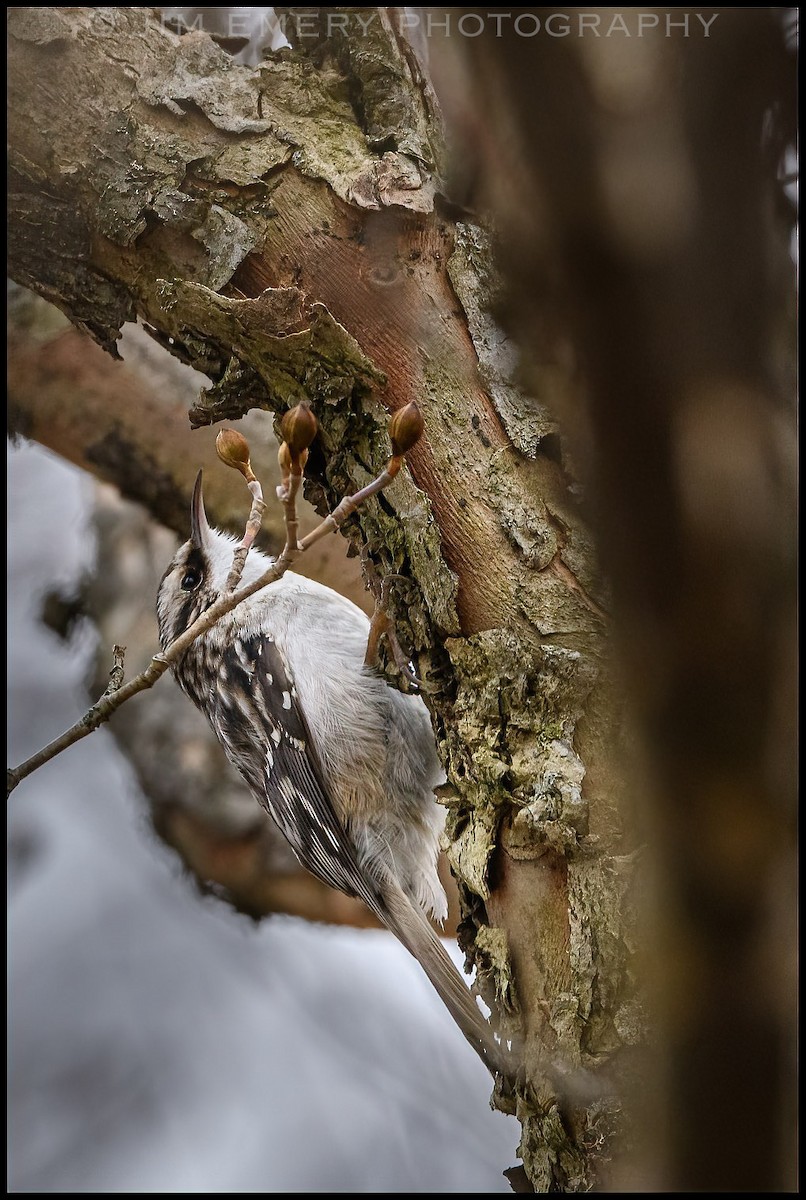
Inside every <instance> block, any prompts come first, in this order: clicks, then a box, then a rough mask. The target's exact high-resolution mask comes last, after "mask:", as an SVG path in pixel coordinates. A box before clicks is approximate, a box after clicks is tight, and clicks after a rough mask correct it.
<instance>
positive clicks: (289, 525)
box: [6, 458, 399, 796]
mask: <svg viewBox="0 0 806 1200" xmlns="http://www.w3.org/2000/svg"><path fill="white" fill-rule="evenodd" d="M390 462H391V463H394V462H395V459H394V458H393V459H392V460H390ZM398 467H399V463H398ZM396 474H397V470H396V469H393V470H392V471H391V472H390V471H389V469H388V467H387V469H385V470H384V471H382V472H381V474H380V475H379V476H378V478H377V479H374V480H373V481H372V483H370V484H368V486H367V487H365V488H362V489H361V491H359V492H356V493H355V495H353V496H347V497H345V499H344V500H342V501H341V503H340V504H338V505H337V507H336V508H335V509H334V510H333V512H332V513H331V515H330V516H329V517H326V518H325V520H324V521H322V523H321V524H320V525H318V526H317V527H316V529H314V530H313V531H312V532H311V533H309V534H308V536H307V537H305V538H303V539H302V541H301V542H298V541H297V540H296V527H297V521H296V504H295V501H296V495H297V492H298V491H299V486H300V483H301V481H302V475H301V474H300V475H293V474H292V475H291V477H290V480H289V482H288V485H287V488H286V491H287V494H286V496H285V497H283V496H280V499H281V500H282V501H283V505H284V508H285V514H286V530H287V538H286V544H285V547H284V548H283V550H282V553H281V554H280V556H279V558H277V560H276V561H275V562H274V563H272V565H271V566H270V567H269V568H268V569H267V570H266V571H264V572H263V574H262V575H260V576H259V577H258V578H257V579H254V580H253V581H252V582H251V583H248V584H246V585H245V586H244V587H242V588H241V589H240V591H232V592H226V593H225V594H224V595H223V596H220V597H219V599H218V600H216V601H215V603H214V604H211V605H210V607H209V608H208V609H207V611H206V612H204V613H202V615H201V616H200V617H198V618H197V619H196V620H195V621H194V622H193V624H192V625H189V626H188V628H187V629H186V630H185V632H184V633H182V634H180V635H179V637H178V638H176V639H175V640H174V641H173V642H171V644H170V646H168V647H167V649H165V650H163V651H162V652H161V653H160V654H155V655H154V657H153V658H152V659H151V662H150V663H149V664H148V666H147V667H146V669H145V670H144V671H141V672H140V674H139V675H136V676H135V677H134V679H130V680H129V682H128V683H126V684H124V683H122V682H121V681H122V677H123V660H122V657H121V658H120V660H118V656H117V652H118V650H120V647H116V648H115V654H116V657H115V666H114V667H113V670H112V672H111V673H110V674H111V675H112V678H111V679H110V684H109V686H108V687H107V689H106V691H105V692H104V694H103V696H101V698H100V699H99V700H98V701H97V702H96V703H95V704H93V705H92V707H91V708H89V709H88V710H87V712H86V713H85V714H84V716H83V717H82V718H81V719H80V720H79V721H77V722H76V723H75V725H73V726H71V727H70V729H67V730H65V732H64V733H63V734H62V735H61V736H60V737H58V738H56V740H55V741H53V742H51V743H50V744H49V745H48V746H45V747H44V748H43V749H42V750H39V751H38V752H37V753H36V754H34V755H32V756H31V758H29V759H26V761H25V762H24V763H21V764H20V765H19V766H18V767H15V768H13V769H11V770H9V771H8V772H7V774H6V786H7V792H6V795H7V796H10V795H11V793H12V792H13V791H14V788H15V787H16V786H17V784H18V783H20V782H21V780H23V779H25V778H26V777H27V776H28V775H30V774H32V773H33V772H34V771H36V770H37V768H39V767H41V766H43V765H44V764H45V763H46V762H50V760H51V759H53V758H55V757H56V755H57V754H61V752H62V751H63V750H66V749H67V747H68V746H72V745H73V744H74V743H75V742H78V741H80V740H81V739H82V738H85V737H87V735H88V734H90V733H93V732H94V730H96V729H97V728H98V727H99V726H100V725H103V724H105V722H107V721H108V720H109V718H110V717H111V716H112V714H113V713H114V712H116V711H117V710H118V709H119V708H120V707H121V705H122V704H125V703H126V702H127V701H128V700H131V698H132V696H136V695H137V694H138V693H139V692H144V691H147V690H148V689H149V688H152V687H153V686H154V684H155V683H156V682H157V680H158V679H160V678H162V676H163V675H164V674H165V672H166V671H167V670H168V668H169V667H171V666H172V665H173V664H174V663H175V662H177V661H178V659H180V658H181V657H182V655H183V654H184V653H185V651H186V650H187V649H188V647H189V646H191V645H192V644H193V642H195V640H196V638H198V637H201V636H202V634H204V633H207V632H208V630H210V629H212V627H213V626H214V625H215V623H216V622H217V621H218V620H219V619H220V618H221V617H223V616H225V615H226V614H227V613H229V612H232V610H233V609H234V608H237V607H238V605H239V604H240V603H242V601H244V600H248V599H249V597H250V596H254V594H255V592H259V591H261V589H262V588H264V587H268V585H269V584H270V583H276V582H277V580H278V579H281V578H282V577H283V575H284V574H285V573H286V571H287V570H288V568H289V567H290V566H291V565H292V564H293V563H294V561H295V560H296V559H297V558H299V556H300V555H301V554H303V553H304V552H305V550H307V549H308V547H309V546H312V545H313V544H314V542H317V541H318V540H319V539H320V538H322V537H324V535H325V534H326V533H330V532H331V531H335V530H336V529H338V528H339V526H340V525H341V524H342V522H343V521H344V520H345V519H346V518H347V517H348V516H349V515H350V514H351V513H353V512H355V510H356V509H357V508H358V507H359V505H361V504H363V502H364V501H365V500H366V499H367V498H368V497H369V496H373V495H375V493H376V492H379V491H381V490H382V489H383V488H385V487H387V486H388V484H390V483H391V482H392V480H393V479H394V477H395V475H396ZM258 487H259V485H258ZM251 490H252V488H251V485H250V491H251ZM279 490H280V489H278V492H279ZM252 495H253V504H252V512H251V513H250V522H251V521H252V514H253V513H256V510H257V508H258V506H259V505H263V508H265V504H264V502H263V500H262V496H261V497H260V498H258V497H257V496H256V495H255V492H254V491H253V492H252ZM262 512H263V509H261V510H260V514H259V515H258V517H257V528H259V526H260V516H262ZM257 528H256V529H255V534H256V532H257ZM248 530H249V524H248V525H247V531H248ZM255 534H253V535H252V539H251V540H252V541H253V540H254V536H255ZM247 536H248V532H247V533H244V541H242V542H241V545H240V546H239V548H238V551H236V555H237V554H238V553H239V551H240V550H241V549H243V548H244V542H245V541H246V539H247ZM250 545H251V541H250V542H249V544H248V545H246V547H245V550H246V553H248V551H249V546H250ZM246 553H245V554H244V555H243V560H244V562H245V561H246ZM242 570H243V564H242V565H241V571H242ZM233 572H234V563H233V571H231V572H230V578H232V574H233ZM238 574H239V577H240V572H239V573H238ZM121 655H122V652H121ZM113 685H114V686H113Z"/></svg>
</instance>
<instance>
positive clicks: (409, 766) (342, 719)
mask: <svg viewBox="0 0 806 1200" xmlns="http://www.w3.org/2000/svg"><path fill="white" fill-rule="evenodd" d="M233 548H234V540H233V539H231V538H229V537H227V536H226V535H225V534H223V533H220V532H219V531H218V530H215V529H211V528H210V526H209V525H208V523H207V518H206V516H205V513H204V505H203V502H202V495H201V485H200V481H199V482H198V483H197V486H196V490H195V491H194V496H193V504H192V508H191V537H190V540H189V541H188V542H186V543H185V544H184V546H182V547H181V549H180V550H179V551H178V553H177V554H176V556H175V558H174V559H173V561H172V563H171V564H170V566H169V567H168V570H167V571H166V573H165V575H164V577H163V579H162V582H161V584H160V589H159V595H158V598H157V614H158V618H159V628H160V641H161V643H162V645H163V647H166V646H168V645H169V643H170V642H171V641H173V640H174V638H176V637H177V636H178V635H179V634H180V633H182V632H183V631H184V630H185V629H187V627H188V626H189V625H190V624H191V622H192V621H193V620H194V619H195V618H196V617H198V616H199V615H200V614H201V613H202V612H204V611H205V610H206V609H207V608H209V606H210V605H211V604H212V603H213V602H214V601H215V600H216V599H217V598H218V597H219V595H220V594H221V593H222V592H223V591H224V588H225V582H226V579H227V575H228V573H229V569H230V566H231V562H232V555H233ZM268 565H269V563H268V561H267V559H266V558H265V556H263V555H261V554H260V553H258V552H256V551H253V552H252V553H251V554H250V555H249V557H248V559H247V561H246V567H245V570H244V575H243V581H242V582H243V583H244V584H248V583H249V582H250V581H251V580H253V579H257V578H258V576H259V575H261V574H262V573H263V572H264V571H265V570H266V568H267V566H268ZM368 629H369V622H368V620H367V618H366V617H365V615H364V614H363V613H362V612H361V610H360V609H359V608H357V607H356V606H355V605H354V604H352V603H351V602H350V601H349V600H346V599H345V598H344V597H342V596H340V595H338V593H337V592H334V591H332V590H331V589H330V588H327V587H323V586H322V585H321V584H318V583H314V582H313V581H311V580H310V579H305V578H303V577H301V576H299V575H295V574H293V573H292V572H291V571H287V572H286V573H285V575H284V576H283V577H282V578H281V579H279V580H277V581H276V582H275V583H272V584H270V585H269V586H268V587H266V588H265V589H263V590H262V591H260V592H257V593H256V594H255V595H253V596H252V597H250V598H249V599H247V600H244V601H242V602H241V603H240V604H239V605H238V606H237V607H236V608H235V609H233V610H232V611H231V612H230V613H228V614H227V615H225V616H224V617H223V618H222V619H221V620H220V621H219V622H218V623H217V624H216V625H214V626H213V628H212V629H211V630H210V631H209V632H208V633H206V634H204V635H202V636H201V637H199V638H197V639H196V641H195V642H194V643H193V644H192V645H191V646H190V647H189V649H188V650H187V651H186V652H185V654H184V656H183V657H182V658H181V659H180V660H179V661H178V663H177V665H176V667H175V668H174V672H175V675H176V678H177V680H178V681H179V684H180V686H181V687H182V689H183V690H184V691H185V692H186V693H187V695H188V696H189V697H190V698H191V700H193V701H194V703H195V704H196V705H198V707H199V708H200V709H201V710H202V712H204V714H205V715H206V717H207V719H208V720H209V722H210V724H211V725H212V727H213V730H214V731H215V733H216V735H217V737H218V739H219V741H220V742H221V744H222V746H223V747H224V750H225V752H226V754H227V756H228V758H229V759H230V761H231V762H232V763H234V765H235V766H236V767H237V768H238V770H239V771H240V773H241V775H242V776H243V777H244V779H245V780H246V782H247V783H248V785H249V787H250V788H251V790H252V792H253V793H254V795H255V796H256V798H257V799H258V801H259V802H260V803H261V804H262V805H263V807H264V808H265V809H266V810H267V811H268V813H269V814H270V816H271V817H272V818H273V819H274V820H275V822H276V823H277V825H278V826H279V827H280V829H281V831H282V832H283V834H284V835H285V837H286V838H287V839H288V841H289V843H290V844H291V846H292V848H293V850H294V852H295V854H296V855H297V857H298V859H299V861H300V862H301V863H302V864H303V866H305V867H306V868H307V869H308V870H309V871H311V872H312V873H313V874H314V875H316V876H318V878H319V879H322V880H324V882H325V883H327V884H329V885H330V886H331V887H334V888H337V889H338V890H339V891H341V892H345V893H346V894H347V895H350V896H358V897H360V898H361V899H362V900H363V901H364V902H365V903H366V904H367V905H368V907H369V908H370V909H371V910H372V912H374V913H375V914H376V916H377V917H378V918H379V919H380V920H381V921H382V922H383V923H384V924H385V925H386V926H387V927H388V928H389V929H390V930H391V931H392V932H393V933H394V934H395V935H396V936H397V937H398V938H399V939H400V940H401V942H403V944H404V945H405V946H406V948H407V949H408V950H409V951H410V952H411V953H412V954H413V955H414V956H415V958H417V960H418V961H419V962H420V964H421V965H422V967H423V969H424V970H425V972H426V974H427V975H428V977H429V979H430V980H431V982H432V983H433V984H434V986H435V988H436V989H437V991H438V992H439V994H440V996H441V997H442V999H443V1000H444V1002H445V1004H446V1005H447V1007H448V1009H449V1010H450V1012H451V1014H452V1015H453V1017H454V1019H455V1020H456V1022H457V1023H458V1025H459V1026H460V1028H461V1029H462V1032H463V1033H464V1035H465V1037H466V1038H467V1039H468V1041H469V1042H470V1043H471V1044H472V1045H473V1047H474V1048H475V1050H476V1051H477V1052H478V1053H479V1055H480V1056H481V1058H482V1059H483V1060H484V1062H485V1063H486V1064H487V1066H488V1067H489V1068H490V1070H492V1071H495V1070H496V1069H498V1070H504V1069H505V1068H504V1066H503V1064H504V1062H505V1060H506V1055H505V1052H504V1051H503V1049H502V1047H501V1046H499V1044H498V1043H497V1042H496V1041H495V1039H494V1037H493V1034H492V1030H491V1028H490V1026H489V1024H488V1023H487V1021H485V1020H484V1018H483V1016H482V1014H481V1012H480V1011H479V1009H478V1007H477V1005H476V1002H475V1000H474V999H473V996H472V994H471V992H470V991H469V989H468V987H467V985H466V983H465V981H464V980H463V979H462V976H461V975H460V973H459V972H458V971H457V969H456V967H455V966H454V964H453V963H452V961H451V959H450V958H449V956H448V954H447V952H446V950H445V948H444V946H443V945H442V943H441V942H440V940H439V938H438V937H437V935H436V934H435V932H434V930H433V929H432V927H431V925H430V923H429V921H428V918H427V914H428V913H431V914H433V916H435V917H436V918H437V919H438V920H442V919H444V917H445V915H446V912H447V903H446V899H445V893H444V890H443V888H442V885H441V883H440V881H439V877H438V875H437V870H436V859H437V848H438V847H437V843H438V837H439V833H440V830H441V828H442V824H443V817H444V814H443V810H442V809H441V808H440V807H439V805H438V804H437V802H436V799H435V797H434V788H435V787H436V786H437V785H438V784H439V783H440V782H441V781H442V778H443V776H442V770H441V767H440V764H439V760H438V758H437V754H436V749H435V746H434V737H433V733H432V730H431V724H430V721H429V718H428V713H427V710H426V708H425V705H424V703H423V701H422V700H421V699H420V697H418V696H413V695H403V694H402V693H400V692H398V691H395V690H394V689H393V688H390V687H388V686H387V684H386V683H385V682H384V681H383V679H382V678H381V677H380V676H379V675H378V674H377V673H376V672H374V671H373V670H372V669H370V668H367V667H365V666H364V650H365V647H366V642H367V634H368Z"/></svg>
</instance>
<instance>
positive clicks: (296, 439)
mask: <svg viewBox="0 0 806 1200" xmlns="http://www.w3.org/2000/svg"><path fill="white" fill-rule="evenodd" d="M318 428H319V425H318V423H317V420H316V417H315V416H314V415H313V413H312V412H311V409H310V406H309V405H307V404H306V403H305V402H304V401H303V402H302V403H301V404H297V405H296V406H295V407H294V408H291V409H289V410H288V412H287V413H286V414H285V416H284V417H283V419H282V421H281V422H280V432H281V433H282V435H283V439H284V441H285V442H287V443H288V449H289V450H290V451H291V456H292V458H298V457H299V455H300V454H302V452H303V450H307V449H308V447H309V446H310V444H311V442H312V441H313V439H314V438H315V437H316V431H317V429H318Z"/></svg>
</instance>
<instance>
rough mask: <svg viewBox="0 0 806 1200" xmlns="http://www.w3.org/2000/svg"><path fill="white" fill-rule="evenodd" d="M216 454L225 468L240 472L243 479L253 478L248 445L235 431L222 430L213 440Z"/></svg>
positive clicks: (249, 479)
mask: <svg viewBox="0 0 806 1200" xmlns="http://www.w3.org/2000/svg"><path fill="white" fill-rule="evenodd" d="M215 449H216V454H217V455H218V457H219V458H220V459H221V461H222V463H224V465H225V466H227V467H234V468H235V470H236V471H240V472H241V474H242V475H243V477H244V479H246V480H248V481H251V480H253V479H254V478H255V476H254V473H253V471H252V464H251V463H250V461H249V443H248V442H247V440H246V438H245V437H244V436H243V434H241V433H238V431H237V430H236V429H222V430H221V432H220V433H219V434H218V436H217V437H216V440H215Z"/></svg>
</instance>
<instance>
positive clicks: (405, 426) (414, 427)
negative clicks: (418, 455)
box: [389, 400, 425, 455]
mask: <svg viewBox="0 0 806 1200" xmlns="http://www.w3.org/2000/svg"><path fill="white" fill-rule="evenodd" d="M424 428H425V424H424V422H423V418H422V415H421V413H420V410H419V408H418V407H417V403H416V401H414V400H412V401H411V403H410V404H407V405H406V406H405V408H399V409H398V410H397V412H396V413H394V414H393V415H392V417H391V418H390V420H389V437H390V439H391V441H392V453H393V454H395V455H401V454H406V453H407V452H408V451H409V450H411V448H412V446H413V445H414V443H415V442H416V441H418V439H419V437H420V435H421V434H422V432H423V429H424Z"/></svg>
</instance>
